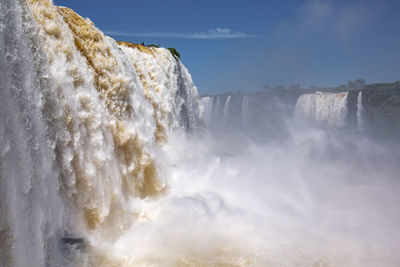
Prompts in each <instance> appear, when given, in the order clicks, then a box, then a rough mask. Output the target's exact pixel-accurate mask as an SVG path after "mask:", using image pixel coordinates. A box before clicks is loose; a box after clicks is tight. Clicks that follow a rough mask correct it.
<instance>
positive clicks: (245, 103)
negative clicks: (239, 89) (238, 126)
mask: <svg viewBox="0 0 400 267" xmlns="http://www.w3.org/2000/svg"><path fill="white" fill-rule="evenodd" d="M248 116H249V96H247V95H244V96H243V99H242V106H241V110H240V118H241V121H242V123H244V122H245V121H246V120H247V119H248Z"/></svg>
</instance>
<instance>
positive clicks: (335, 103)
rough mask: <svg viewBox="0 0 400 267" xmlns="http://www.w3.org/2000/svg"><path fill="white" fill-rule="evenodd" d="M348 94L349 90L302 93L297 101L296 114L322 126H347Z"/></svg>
mask: <svg viewBox="0 0 400 267" xmlns="http://www.w3.org/2000/svg"><path fill="white" fill-rule="evenodd" d="M347 96H348V92H345V93H320V92H316V93H314V94H304V95H301V96H300V97H299V98H298V100H297V103H296V108H295V115H296V117H299V118H305V119H307V120H309V121H312V122H313V123H315V124H317V125H320V126H327V127H329V128H343V127H345V126H346V116H347Z"/></svg>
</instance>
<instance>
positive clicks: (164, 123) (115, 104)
mask: <svg viewBox="0 0 400 267" xmlns="http://www.w3.org/2000/svg"><path fill="white" fill-rule="evenodd" d="M0 25H1V27H0V47H1V51H2V53H1V54H0V70H1V72H0V77H1V79H0V81H1V91H0V94H1V98H0V101H1V107H0V112H1V115H2V118H4V119H2V120H1V121H0V132H1V139H0V157H1V161H0V191H1V192H0V193H1V201H0V213H1V216H0V238H1V240H4V242H3V241H2V242H1V244H0V247H1V253H0V261H1V262H2V263H7V266H59V265H61V266H66V265H68V260H67V259H65V257H64V256H62V255H61V254H62V253H63V252H62V251H60V250H59V249H58V247H59V246H58V244H59V242H60V240H61V239H62V238H63V237H68V236H72V237H74V236H76V237H79V238H84V239H86V240H88V241H89V242H90V244H102V243H105V242H108V241H112V240H115V239H116V238H118V237H119V236H120V235H121V234H122V233H123V232H124V231H125V230H126V229H128V228H130V227H132V225H133V224H135V223H137V221H138V215H137V214H142V216H145V213H146V212H145V211H143V210H141V204H140V203H143V202H144V201H149V199H150V200H151V199H156V198H157V197H158V196H160V195H161V194H163V193H164V192H165V190H166V184H167V177H168V172H166V170H165V169H166V166H165V162H164V161H163V160H162V157H157V155H159V154H160V153H162V152H161V148H162V146H163V145H164V144H166V143H167V142H168V138H169V135H170V132H171V131H172V130H174V129H176V130H179V129H182V130H185V131H192V130H194V129H195V128H196V127H197V124H198V122H199V106H198V93H197V89H196V87H195V86H194V84H193V81H192V79H191V76H190V74H189V72H188V71H187V69H186V68H185V66H184V65H183V64H182V62H181V61H180V60H179V59H177V58H175V57H174V56H173V55H172V54H171V53H170V51H169V50H167V49H164V48H149V47H145V46H141V45H136V44H131V43H126V42H118V43H117V42H116V41H115V40H113V39H112V38H110V37H107V36H105V35H104V34H103V33H102V32H101V31H100V30H99V29H97V28H96V27H95V26H94V24H93V23H92V22H91V21H90V20H89V19H84V18H82V17H80V16H79V15H78V14H76V13H75V12H73V11H72V10H70V9H68V8H66V7H56V6H54V5H53V4H52V1H50V0H41V1H34V0H29V1H16V0H10V1H1V2H0ZM127 210H129V212H127ZM92 249H94V250H95V247H93V248H92ZM93 261H94V262H96V261H95V260H93ZM92 265H93V264H92ZM94 265H96V264H94Z"/></svg>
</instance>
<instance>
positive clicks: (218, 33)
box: [104, 28, 259, 39]
mask: <svg viewBox="0 0 400 267" xmlns="http://www.w3.org/2000/svg"><path fill="white" fill-rule="evenodd" d="M104 33H105V34H107V35H113V36H126V37H157V38H180V39H238V38H250V37H258V36H259V35H256V34H246V33H243V32H238V31H232V30H231V29H229V28H215V29H211V30H208V31H206V32H193V33H177V32H150V33H143V32H142V33H140V32H124V31H104Z"/></svg>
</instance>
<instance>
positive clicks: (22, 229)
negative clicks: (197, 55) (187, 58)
mask: <svg viewBox="0 0 400 267" xmlns="http://www.w3.org/2000/svg"><path fill="white" fill-rule="evenodd" d="M0 50H1V53H0V86H1V87H0V89H1V90H0V115H1V118H2V119H1V120H0V266H7V267H8V266H13V267H25V266H33V267H36V266H50V267H53V266H83V267H103V266H104V267H108V266H113V267H115V266H123V267H125V266H127V267H129V266H273V267H274V266H324V267H325V266H399V264H400V256H399V255H398V251H399V249H400V229H399V227H398V222H399V221H400V212H399V211H398V208H397V206H398V203H399V201H400V196H399V194H398V192H399V190H400V181H399V180H398V179H397V178H398V173H399V172H400V167H399V166H398V164H397V163H398V161H399V159H400V156H399V153H398V152H397V151H393V150H390V149H388V148H386V147H384V146H382V145H380V144H377V143H376V142H373V141H371V140H369V139H368V138H367V137H365V136H363V135H362V134H359V135H343V133H341V132H340V133H338V135H335V134H336V132H334V131H329V130H326V128H324V127H313V125H309V124H302V123H299V121H298V120H297V116H293V113H295V114H297V115H299V117H300V118H303V119H306V120H312V121H314V122H317V124H319V123H322V124H324V125H328V126H330V127H331V126H332V127H342V126H343V125H344V117H345V116H346V112H347V110H346V108H347V106H346V103H347V93H340V94H307V95H302V96H300V98H299V99H298V101H297V105H296V107H294V104H293V106H292V107H290V106H287V105H286V104H284V103H280V102H279V101H276V99H274V98H272V99H269V98H268V96H265V97H260V96H258V95H245V94H237V95H234V94H229V95H221V96H213V97H211V96H207V97H203V98H201V100H199V97H198V93H197V89H196V87H195V86H194V84H193V81H192V79H191V76H190V74H189V72H188V71H187V69H186V68H185V67H184V65H183V64H182V62H181V61H180V60H179V59H177V58H175V57H174V55H172V54H171V53H170V51H169V50H167V49H163V48H149V47H145V46H141V45H137V44H133V43H129V42H117V41H115V40H113V39H112V38H110V37H107V36H105V35H104V34H103V33H102V32H101V31H100V30H99V29H97V28H96V27H95V26H94V25H93V23H92V22H91V21H90V20H89V19H84V18H82V17H80V16H79V15H78V14H76V13H75V12H73V11H72V10H70V9H68V8H66V7H57V6H54V5H53V3H52V2H51V1H50V0H28V1H24V0H18V1H17V0H0ZM361 100H362V99H361V93H360V94H359V96H358V105H357V106H358V111H359V112H357V114H358V115H357V118H358V121H359V122H361V121H362V120H363V119H362V118H363V115H362V114H363V111H362V101H361ZM293 117H296V118H293ZM201 120H203V122H202V121H201ZM203 126H204V127H203ZM330 127H328V129H330ZM283 136H284V137H285V138H282V137H283Z"/></svg>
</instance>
